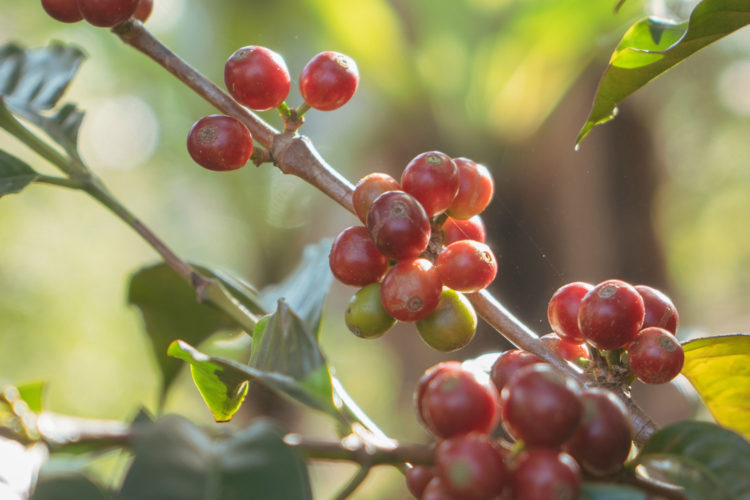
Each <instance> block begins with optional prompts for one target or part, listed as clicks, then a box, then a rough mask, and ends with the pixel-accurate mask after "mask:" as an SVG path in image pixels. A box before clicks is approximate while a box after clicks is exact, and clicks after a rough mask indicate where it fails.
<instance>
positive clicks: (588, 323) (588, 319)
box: [578, 280, 645, 349]
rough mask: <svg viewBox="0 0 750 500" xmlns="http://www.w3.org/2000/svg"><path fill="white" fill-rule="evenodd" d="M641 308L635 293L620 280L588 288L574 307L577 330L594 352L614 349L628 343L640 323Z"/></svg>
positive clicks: (642, 315) (642, 308)
mask: <svg viewBox="0 0 750 500" xmlns="http://www.w3.org/2000/svg"><path fill="white" fill-rule="evenodd" d="M644 315H645V309H644V306H643V299H642V298H641V296H640V294H639V293H638V291H637V290H636V289H635V288H633V287H632V286H630V285H629V284H628V283H626V282H624V281H620V280H608V281H604V282H602V283H599V284H598V285H596V286H595V287H594V288H592V289H591V290H590V291H589V292H588V293H587V294H586V295H585V296H584V297H583V299H582V300H581V305H580V307H579V308H578V328H579V329H580V331H581V335H583V337H584V338H585V339H586V342H588V343H589V344H591V345H593V346H594V347H596V348H597V349H617V348H618V347H622V346H624V345H625V344H627V343H628V342H630V341H631V340H632V339H633V337H635V335H636V334H637V333H638V330H640V329H641V325H642V324H643V317H644Z"/></svg>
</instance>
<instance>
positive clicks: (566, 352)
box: [539, 333, 591, 364]
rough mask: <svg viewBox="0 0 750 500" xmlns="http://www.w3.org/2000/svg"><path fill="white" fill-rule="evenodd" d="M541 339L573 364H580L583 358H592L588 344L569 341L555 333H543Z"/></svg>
mask: <svg viewBox="0 0 750 500" xmlns="http://www.w3.org/2000/svg"><path fill="white" fill-rule="evenodd" d="M539 341H540V342H541V343H542V344H544V345H546V346H547V347H549V348H550V349H552V350H553V351H555V352H556V353H557V354H558V355H559V356H560V357H561V358H563V359H564V360H566V361H570V362H571V363H573V364H578V363H579V362H580V360H581V359H591V354H590V353H589V350H588V348H587V347H586V344H576V343H574V342H568V341H567V340H565V339H561V338H560V337H558V336H557V335H556V334H554V333H548V334H547V335H542V336H541V337H540V338H539Z"/></svg>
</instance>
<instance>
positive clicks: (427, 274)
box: [380, 259, 443, 321]
mask: <svg viewBox="0 0 750 500" xmlns="http://www.w3.org/2000/svg"><path fill="white" fill-rule="evenodd" d="M442 290H443V284H442V283H440V277H439V276H438V273H437V269H435V266H433V265H432V263H431V262H430V261H429V260H427V259H407V260H402V261H400V262H399V263H397V264H396V265H395V266H393V267H392V268H391V269H390V270H389V271H388V272H387V273H386V274H385V278H383V284H382V286H381V288H380V299H381V300H382V301H383V307H385V310H386V311H388V314H390V315H391V316H393V317H394V318H396V319H397V320H399V321H419V320H420V319H422V318H424V317H426V316H427V315H428V314H430V313H431V312H432V311H434V310H435V307H437V305H438V302H439V301H440V293H441V292H442Z"/></svg>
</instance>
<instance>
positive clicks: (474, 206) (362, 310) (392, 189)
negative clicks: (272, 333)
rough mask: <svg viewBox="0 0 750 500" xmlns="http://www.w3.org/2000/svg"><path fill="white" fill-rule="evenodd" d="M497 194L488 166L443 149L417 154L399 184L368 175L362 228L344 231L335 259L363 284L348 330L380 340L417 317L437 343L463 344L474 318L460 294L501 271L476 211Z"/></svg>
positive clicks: (339, 269)
mask: <svg viewBox="0 0 750 500" xmlns="http://www.w3.org/2000/svg"><path fill="white" fill-rule="evenodd" d="M493 191H494V183H493V181H492V176H491V175H490V173H489V171H488V170H487V168H486V167H485V166H483V165H480V164H478V163H476V162H474V161H472V160H469V159H467V158H456V159H453V158H451V157H449V156H448V155H446V154H445V153H441V152H439V151H428V152H425V153H422V154H419V155H417V156H416V157H415V158H414V159H412V160H411V161H410V162H409V164H408V165H407V166H406V168H405V169H404V171H403V173H402V175H401V182H400V183H399V182H398V181H397V180H396V179H394V178H393V177H391V176H389V175H387V174H382V173H372V174H369V175H367V176H365V177H364V178H362V179H361V180H360V181H359V182H358V183H357V186H356V187H355V189H354V193H353V195H352V203H353V205H354V209H355V212H356V214H357V216H358V217H359V219H360V221H361V222H362V223H363V224H364V225H360V226H352V227H349V228H347V229H345V230H344V231H343V232H341V233H340V234H339V235H338V237H336V239H335V241H334V242H333V246H332V247H331V253H330V256H329V263H330V267H331V271H332V272H333V274H334V276H336V278H337V279H338V280H339V281H341V282H342V283H344V284H346V285H351V286H357V287H362V288H361V289H360V290H359V291H357V292H356V293H355V294H354V296H353V297H352V298H351V300H350V301H349V304H348V307H347V309H346V315H345V319H346V324H347V326H348V327H349V329H350V330H351V331H352V332H354V334H355V335H357V336H359V337H363V338H376V337H379V336H381V335H382V334H383V333H385V332H386V331H387V330H388V329H390V328H391V327H392V326H393V325H394V323H395V322H396V321H397V320H398V321H406V322H416V326H417V330H418V331H419V334H420V336H421V337H422V339H423V340H424V341H425V342H426V343H427V344H428V345H430V346H432V347H433V348H435V349H437V350H440V351H452V350H455V349H458V348H460V347H463V346H464V345H466V344H467V343H468V342H469V341H470V340H471V339H472V337H473V336H474V332H475V331H476V326H477V316H476V313H475V312H474V308H473V307H472V305H471V303H470V302H469V301H468V299H466V297H464V296H463V295H462V293H469V292H477V291H479V290H482V289H484V288H485V287H487V285H489V284H490V283H491V282H492V281H493V280H494V279H495V276H496V274H497V260H496V259H495V256H494V254H493V253H492V250H490V248H489V247H488V246H487V245H486V244H485V243H484V235H485V234H484V226H483V224H482V221H481V219H480V218H479V215H478V214H479V213H480V212H482V211H483V210H484V209H485V208H486V207H487V205H488V204H489V202H490V200H491V198H492V194H493Z"/></svg>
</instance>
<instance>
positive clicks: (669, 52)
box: [576, 0, 750, 145]
mask: <svg viewBox="0 0 750 500" xmlns="http://www.w3.org/2000/svg"><path fill="white" fill-rule="evenodd" d="M748 23H750V3H749V2H748V1H747V0H703V1H702V2H700V3H699V4H698V5H696V6H695V8H694V9H693V12H692V13H691V15H690V19H689V20H688V21H687V22H684V23H680V24H674V23H671V22H669V21H663V20H659V19H643V20H641V21H638V22H637V23H636V24H634V25H633V26H632V27H631V28H630V29H629V30H628V31H627V33H625V36H623V38H622V40H621V41H620V44H619V45H618V46H617V49H616V50H615V52H614V53H613V54H612V57H611V59H610V61H609V66H608V67H607V69H606V70H605V72H604V75H603V76H602V79H601V81H600V82H599V88H598V89H597V91H596V96H595V97H594V104H593V106H592V109H591V113H590V114H589V117H588V119H587V120H586V123H585V124H584V126H583V128H582V129H581V131H580V133H579V135H578V138H577V139H576V144H577V145H578V144H580V143H581V141H582V140H583V139H584V137H586V135H587V134H588V133H589V132H590V131H591V129H592V128H593V127H594V126H596V125H599V124H601V123H605V122H608V121H609V120H611V119H612V118H614V116H615V113H616V107H617V105H618V104H619V103H620V102H622V101H623V100H624V99H625V98H626V97H627V96H629V95H630V94H632V93H633V92H635V91H636V90H638V89H639V88H641V87H642V86H644V85H645V84H646V83H648V82H649V81H651V80H653V79H654V78H656V77H657V76H659V75H660V74H662V73H664V72H665V71H667V70H668V69H670V68H672V67H673V66H675V65H677V64H679V63H680V62H682V61H683V60H685V59H686V58H687V57H689V56H691V55H692V54H693V53H695V52H697V51H698V50H700V49H702V48H703V47H705V46H707V45H709V44H711V43H713V42H715V41H716V40H719V39H720V38H723V37H724V36H726V35H728V34H730V33H732V32H733V31H736V30H738V29H739V28H741V27H743V26H745V25H746V24H748Z"/></svg>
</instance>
